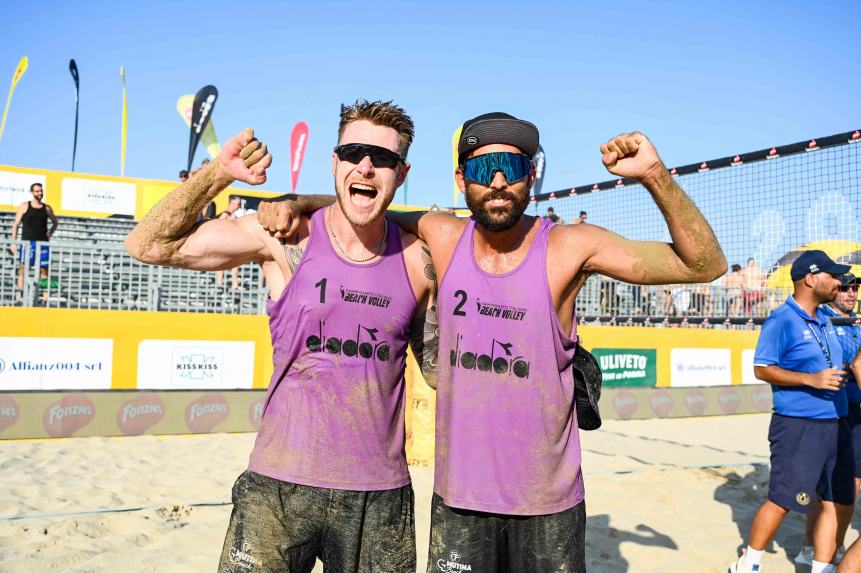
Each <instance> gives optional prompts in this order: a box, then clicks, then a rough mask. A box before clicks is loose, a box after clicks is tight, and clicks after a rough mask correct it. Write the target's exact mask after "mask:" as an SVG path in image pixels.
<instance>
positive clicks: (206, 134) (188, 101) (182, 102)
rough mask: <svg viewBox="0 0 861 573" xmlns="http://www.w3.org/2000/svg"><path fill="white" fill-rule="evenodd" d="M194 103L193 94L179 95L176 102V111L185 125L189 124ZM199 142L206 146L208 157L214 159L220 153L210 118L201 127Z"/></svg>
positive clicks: (213, 124)
mask: <svg viewBox="0 0 861 573" xmlns="http://www.w3.org/2000/svg"><path fill="white" fill-rule="evenodd" d="M193 105H194V96H193V95H191V94H186V95H184V96H180V97H179V99H178V100H177V102H176V111H177V112H179V115H180V117H182V119H183V120H184V121H185V125H187V126H191V107H192V106H193ZM200 142H201V143H202V144H203V146H204V147H205V148H206V152H207V153H208V154H209V157H211V158H212V159H215V158H216V157H218V156H219V155H220V154H221V145H219V143H218V137H216V135H215V122H214V121H212V119H210V120H209V123H207V124H206V127H204V128H203V135H202V136H201V137H200Z"/></svg>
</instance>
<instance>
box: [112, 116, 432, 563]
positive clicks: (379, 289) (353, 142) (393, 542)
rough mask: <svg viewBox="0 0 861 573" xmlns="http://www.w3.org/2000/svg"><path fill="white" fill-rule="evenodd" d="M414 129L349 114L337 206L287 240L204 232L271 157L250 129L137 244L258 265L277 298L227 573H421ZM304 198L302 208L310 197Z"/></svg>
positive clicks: (203, 263)
mask: <svg viewBox="0 0 861 573" xmlns="http://www.w3.org/2000/svg"><path fill="white" fill-rule="evenodd" d="M412 138H413V122H412V120H411V119H410V118H409V116H407V115H406V113H404V111H403V109H401V108H400V107H398V106H396V105H394V104H393V103H391V102H368V101H364V100H359V101H357V102H356V103H355V105H351V106H344V107H343V108H342V110H341V122H340V126H339V130H338V145H337V147H335V149H334V152H333V153H332V174H333V176H334V179H335V191H336V195H337V202H336V204H334V205H332V206H331V207H329V208H328V209H324V210H319V211H317V212H316V213H315V214H314V215H313V216H311V217H301V218H297V219H296V220H295V221H294V225H293V226H292V230H293V231H294V232H295V235H294V239H293V240H292V241H290V242H288V244H283V245H282V243H281V242H280V241H279V240H277V239H275V238H273V237H271V236H270V235H269V234H268V233H267V232H266V231H264V230H263V229H262V228H261V227H260V225H259V224H258V223H257V219H256V217H255V216H253V215H251V216H245V217H240V218H238V219H235V220H227V219H216V220H211V221H205V222H203V223H201V224H197V225H196V224H195V219H196V216H197V213H199V212H200V209H201V208H202V207H203V206H204V205H206V204H207V202H209V201H211V200H212V199H214V198H215V196H216V195H217V194H218V193H220V192H221V191H222V190H223V189H225V188H226V187H227V186H228V185H229V184H230V183H231V182H233V181H234V180H240V181H245V182H246V183H251V184H254V185H259V184H261V183H263V182H264V181H265V180H266V168H268V167H269V165H270V163H271V156H270V155H269V154H268V152H267V150H266V146H265V145H262V144H261V143H260V142H259V141H257V140H256V139H254V137H253V133H252V132H251V131H250V130H246V132H245V133H243V134H241V135H239V136H237V137H236V138H234V139H232V140H231V141H230V142H228V144H227V145H225V147H224V151H223V152H222V154H221V156H220V157H219V158H218V160H216V161H213V162H212V163H211V164H210V165H208V166H206V167H204V168H203V169H202V170H201V171H200V173H198V174H197V175H196V176H194V177H192V178H191V179H190V180H189V181H188V182H187V183H185V184H183V185H181V186H180V187H179V188H177V189H176V190H175V191H173V192H172V193H171V194H170V195H168V196H167V197H166V198H165V199H164V200H163V201H162V202H161V203H159V204H158V205H156V206H155V207H154V208H153V209H152V210H151V211H150V212H149V213H148V214H147V215H146V217H145V218H144V219H143V220H142V221H141V223H140V224H139V225H138V227H137V228H136V229H135V230H134V231H133V232H132V233H131V234H130V235H129V237H128V239H127V241H126V246H127V248H128V250H129V252H131V253H132V254H133V256H135V258H137V259H139V260H142V261H144V262H148V263H153V264H168V265H171V266H176V267H182V268H189V269H196V270H219V269H225V268H230V267H233V266H237V265H240V264H244V263H248V262H252V261H254V262H257V263H258V264H260V265H261V266H262V268H263V273H264V275H265V276H266V279H267V284H268V285H269V289H270V300H269V301H268V305H267V308H268V314H269V326H270V330H271V331H272V343H273V358H274V371H273V375H272V380H271V382H270V384H269V390H268V393H267V395H266V399H265V404H264V410H263V416H262V419H261V422H260V430H259V432H258V434H257V441H256V443H255V445H254V450H253V452H252V453H251V459H250V463H249V466H248V470H247V471H245V472H244V473H243V474H242V475H240V476H239V478H238V479H237V480H236V484H235V485H234V487H233V513H232V515H231V518H230V524H229V526H228V531H227V536H226V539H225V542H224V548H223V550H222V555H221V562H220V565H219V573H227V572H235V571H242V572H251V571H278V572H290V573H294V572H295V573H307V572H310V571H311V569H312V568H313V567H314V563H315V560H316V559H320V560H321V561H322V562H323V565H324V568H325V570H326V571H337V572H355V573H359V572H361V573H365V572H367V573H375V572H376V573H407V572H409V573H413V572H414V571H415V567H416V550H415V524H414V519H415V518H414V507H413V504H414V497H413V490H412V486H411V484H410V475H409V472H408V470H407V461H406V456H405V452H404V446H405V431H404V401H405V398H404V369H405V364H406V362H405V361H406V354H407V345H408V344H410V345H411V346H412V349H413V354H414V355H415V356H416V358H417V359H418V361H419V364H420V366H421V367H422V373H423V374H424V375H425V377H426V378H429V379H431V380H432V379H433V375H434V371H435V366H436V337H437V328H436V317H435V316H436V315H435V310H436V309H435V306H434V304H435V299H434V296H433V293H434V287H435V279H434V274H433V265H432V263H431V261H430V258H429V254H428V252H427V248H426V247H425V246H424V244H423V243H421V242H419V241H418V240H417V239H416V238H415V237H414V236H412V235H409V234H407V233H405V232H402V231H400V230H399V228H398V227H397V226H396V225H395V224H394V223H392V222H390V221H388V220H387V219H386V217H385V211H386V207H387V206H388V205H389V204H390V203H391V202H392V199H393V198H394V194H395V191H396V190H397V188H398V187H399V186H400V185H401V184H402V183H403V182H404V180H405V179H406V176H407V172H408V171H409V168H410V165H409V163H407V161H406V155H407V151H408V150H409V146H410V144H411V143H412ZM301 200H302V201H306V200H307V199H305V198H304V197H303V198H301Z"/></svg>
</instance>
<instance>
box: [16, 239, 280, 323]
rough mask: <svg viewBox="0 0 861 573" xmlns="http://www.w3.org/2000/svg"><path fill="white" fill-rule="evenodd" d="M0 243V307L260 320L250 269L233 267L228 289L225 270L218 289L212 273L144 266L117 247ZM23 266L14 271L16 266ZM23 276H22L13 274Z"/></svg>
mask: <svg viewBox="0 0 861 573" xmlns="http://www.w3.org/2000/svg"><path fill="white" fill-rule="evenodd" d="M11 245H12V243H11V241H9V240H3V241H0V248H2V252H3V258H2V261H3V263H2V265H0V306H41V307H48V308H86V309H110V310H148V311H173V312H209V313H227V314H262V313H264V312H265V308H266V304H265V302H266V297H267V289H266V288H265V286H264V284H263V274H262V272H261V271H260V268H259V267H258V266H256V265H251V264H249V265H243V266H242V267H240V268H239V284H238V285H236V286H237V287H238V288H236V289H234V288H233V287H234V285H232V284H231V282H232V277H231V272H230V271H225V272H224V275H225V276H224V285H223V286H218V285H216V280H215V276H216V275H215V273H214V272H201V271H187V270H180V269H173V268H169V267H159V266H153V265H145V264H143V263H140V262H138V261H136V260H134V259H133V258H132V257H131V256H130V255H129V254H128V253H126V252H125V250H124V249H123V248H122V244H121V243H112V244H104V243H97V244H93V243H81V242H67V241H52V242H51V243H50V244H48V243H35V244H34V245H33V246H31V243H30V242H28V241H25V242H22V243H18V244H17V245H16V249H17V250H18V251H19V252H18V253H16V256H15V257H13V256H12V253H11V249H10V246H11ZM22 261H23V262H24V263H26V264H24V265H22V264H21V262H22ZM21 274H23V277H22V276H21Z"/></svg>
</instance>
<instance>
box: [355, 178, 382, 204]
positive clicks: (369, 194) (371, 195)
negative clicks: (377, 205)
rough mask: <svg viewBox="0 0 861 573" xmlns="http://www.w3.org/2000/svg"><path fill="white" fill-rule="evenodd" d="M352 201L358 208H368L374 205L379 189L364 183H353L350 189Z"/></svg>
mask: <svg viewBox="0 0 861 573" xmlns="http://www.w3.org/2000/svg"><path fill="white" fill-rule="evenodd" d="M349 191H350V200H351V201H352V203H353V204H354V205H356V206H358V207H367V206H370V205H373V204H374V200H375V199H376V198H377V193H378V191H377V189H376V188H375V187H373V186H372V185H365V184H364V183H353V184H352V185H350V187H349Z"/></svg>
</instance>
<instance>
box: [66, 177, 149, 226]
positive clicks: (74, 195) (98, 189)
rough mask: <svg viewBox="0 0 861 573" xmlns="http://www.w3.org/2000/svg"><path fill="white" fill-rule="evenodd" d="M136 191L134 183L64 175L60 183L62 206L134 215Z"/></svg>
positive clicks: (68, 208) (70, 208)
mask: <svg viewBox="0 0 861 573" xmlns="http://www.w3.org/2000/svg"><path fill="white" fill-rule="evenodd" d="M136 199H137V191H136V186H135V184H134V183H119V182H116V181H102V180H99V179H78V178H77V177H75V178H72V177H66V178H64V179H63V183H62V206H63V207H62V208H63V209H64V210H66V211H89V212H92V213H106V214H109V215H124V216H126V217H134V215H135V205H136Z"/></svg>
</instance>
